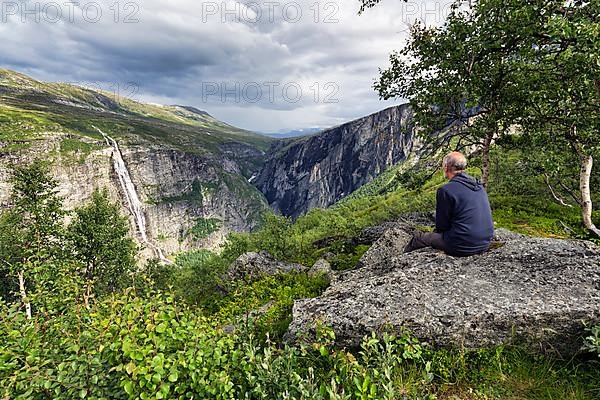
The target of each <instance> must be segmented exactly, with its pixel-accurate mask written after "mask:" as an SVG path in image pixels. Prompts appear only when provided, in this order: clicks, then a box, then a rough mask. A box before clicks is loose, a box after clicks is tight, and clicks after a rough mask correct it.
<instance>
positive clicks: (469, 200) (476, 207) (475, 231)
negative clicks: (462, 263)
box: [435, 173, 494, 256]
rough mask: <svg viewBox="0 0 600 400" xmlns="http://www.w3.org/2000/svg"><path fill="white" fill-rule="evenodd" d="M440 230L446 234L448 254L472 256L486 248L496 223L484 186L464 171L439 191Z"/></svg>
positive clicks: (437, 228)
mask: <svg viewBox="0 0 600 400" xmlns="http://www.w3.org/2000/svg"><path fill="white" fill-rule="evenodd" d="M435 226H436V231H437V232H439V233H442V234H443V237H444V242H445V244H446V246H447V248H448V249H447V253H448V254H451V255H455V256H468V255H472V254H477V253H481V252H483V251H486V250H487V249H488V248H489V246H490V242H491V241H492V237H493V236H494V222H493V221H492V211H491V209H490V202H489V200H488V196H487V193H486V192H485V190H484V188H483V186H482V185H481V184H480V183H479V182H477V181H476V180H475V179H474V178H473V177H471V176H469V175H467V174H466V173H460V174H458V175H456V176H455V177H454V178H452V179H451V180H450V182H448V183H447V184H445V185H444V186H442V187H441V188H439V189H438V191H437V205H436V217H435Z"/></svg>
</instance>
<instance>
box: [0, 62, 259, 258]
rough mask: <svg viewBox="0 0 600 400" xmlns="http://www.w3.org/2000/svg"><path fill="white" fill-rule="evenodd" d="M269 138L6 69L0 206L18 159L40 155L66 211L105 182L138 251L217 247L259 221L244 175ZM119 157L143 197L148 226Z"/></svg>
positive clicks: (195, 113) (205, 117) (255, 195)
mask: <svg viewBox="0 0 600 400" xmlns="http://www.w3.org/2000/svg"><path fill="white" fill-rule="evenodd" d="M103 133H105V134H104V135H103ZM107 136H108V137H109V138H110V139H113V138H114V141H115V143H117V145H118V146H117V147H118V152H117V150H116V149H115V146H113V145H111V142H110V141H109V140H108V139H107ZM269 141H270V140H269V139H266V138H263V137H261V136H258V135H255V134H253V133H251V132H247V131H243V130H241V129H237V128H234V127H231V126H229V125H227V124H224V123H222V122H219V121H217V120H215V119H214V118H213V117H211V116H210V115H209V114H207V113H206V112H203V111H199V110H196V109H193V108H189V107H181V106H169V107H159V106H151V105H145V104H141V103H135V102H132V101H130V100H126V99H121V98H111V97H108V96H106V95H105V94H102V93H97V92H92V91H89V90H85V89H82V88H78V87H74V86H68V85H60V84H46V83H42V82H37V81H34V80H31V79H30V78H28V77H26V76H23V75H19V74H15V73H12V72H10V71H0V206H10V204H9V195H10V189H11V187H10V183H9V177H10V173H11V170H12V169H13V168H14V166H15V165H19V164H24V163H27V162H30V161H32V160H34V159H40V158H41V159H44V160H46V161H48V162H49V163H50V165H51V171H52V174H53V175H54V177H55V178H56V179H57V180H58V182H59V193H60V195H61V196H62V197H63V198H64V204H65V208H67V209H68V210H72V209H73V208H75V207H77V206H79V205H81V204H83V203H84V202H85V201H87V200H88V199H89V198H90V195H91V193H92V192H93V190H94V189H96V188H108V190H109V193H110V196H111V197H112V199H113V200H114V201H117V202H119V203H120V204H122V206H123V213H124V214H125V215H128V216H130V222H131V233H132V235H133V236H134V237H135V238H136V239H138V242H139V243H140V246H141V247H142V251H141V254H140V256H141V258H148V257H153V256H156V255H157V251H156V250H157V249H156V248H158V249H159V250H160V251H161V252H162V253H164V254H166V255H171V254H174V253H177V252H179V251H183V250H188V249H192V248H197V247H203V248H215V247H217V246H218V245H219V244H221V243H222V242H223V241H224V239H225V237H226V235H227V234H228V233H229V232H231V231H247V230H250V229H252V228H253V227H255V226H256V225H257V223H258V221H259V217H260V214H261V213H262V212H263V211H265V210H266V209H268V204H267V203H266V201H265V199H264V197H263V196H262V194H261V193H260V192H259V191H258V190H257V189H256V188H255V187H253V186H252V185H251V184H249V183H248V178H249V177H250V176H252V175H255V174H256V173H257V172H258V170H259V168H260V166H261V165H262V162H263V159H264V157H265V152H264V150H266V149H267V148H268V146H269ZM117 157H119V158H120V159H121V160H122V166H123V168H124V169H126V171H127V174H128V175H129V178H130V180H131V185H132V186H133V188H132V190H134V191H135V195H136V196H137V197H138V198H139V208H140V209H141V214H142V218H143V224H142V225H145V229H144V232H141V231H140V227H139V225H140V224H139V217H138V218H136V212H135V211H136V210H133V209H132V208H133V207H132V206H131V202H130V201H129V200H128V198H127V193H126V192H127V190H125V187H124V185H123V183H122V181H121V180H120V177H119V174H118V168H117V167H116V166H115V159H116V158H117ZM144 236H146V237H147V239H148V240H147V241H146V240H144V239H145V238H144Z"/></svg>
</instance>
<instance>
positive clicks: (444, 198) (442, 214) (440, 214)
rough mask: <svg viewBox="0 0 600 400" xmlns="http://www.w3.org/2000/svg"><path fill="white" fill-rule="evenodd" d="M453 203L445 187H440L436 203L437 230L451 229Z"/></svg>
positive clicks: (441, 231)
mask: <svg viewBox="0 0 600 400" xmlns="http://www.w3.org/2000/svg"><path fill="white" fill-rule="evenodd" d="M451 213H452V205H451V204H450V199H449V197H448V194H447V193H446V191H445V190H444V189H443V188H439V189H438V191H437V194H436V204H435V231H436V232H438V233H443V232H446V231H449V230H450V217H451Z"/></svg>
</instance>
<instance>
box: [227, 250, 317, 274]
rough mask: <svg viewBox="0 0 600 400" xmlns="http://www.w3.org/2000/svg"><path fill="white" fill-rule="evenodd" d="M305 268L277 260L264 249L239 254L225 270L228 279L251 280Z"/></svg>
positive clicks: (304, 269) (300, 270) (299, 270)
mask: <svg viewBox="0 0 600 400" xmlns="http://www.w3.org/2000/svg"><path fill="white" fill-rule="evenodd" d="M306 270H307V268H306V267H305V266H304V265H301V264H291V263H286V262H283V261H279V260H277V259H276V258H274V257H273V256H272V255H270V254H269V253H267V252H266V251H261V252H260V253H255V252H250V253H245V254H242V255H241V256H239V257H238V258H237V259H236V260H235V261H234V262H233V264H231V266H230V267H229V269H228V270H227V274H226V278H227V279H229V280H246V281H251V280H253V279H256V278H260V277H262V276H265V275H278V274H286V273H290V272H303V271H306Z"/></svg>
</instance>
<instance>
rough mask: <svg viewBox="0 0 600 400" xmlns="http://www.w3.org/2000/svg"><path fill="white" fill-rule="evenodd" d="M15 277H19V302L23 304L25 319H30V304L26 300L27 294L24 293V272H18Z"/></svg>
mask: <svg viewBox="0 0 600 400" xmlns="http://www.w3.org/2000/svg"><path fill="white" fill-rule="evenodd" d="M17 276H18V277H19V291H20V292H21V300H22V301H23V304H25V313H26V314H27V319H31V303H30V302H29V300H28V299H27V292H26V291H25V271H19V272H18V273H17Z"/></svg>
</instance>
